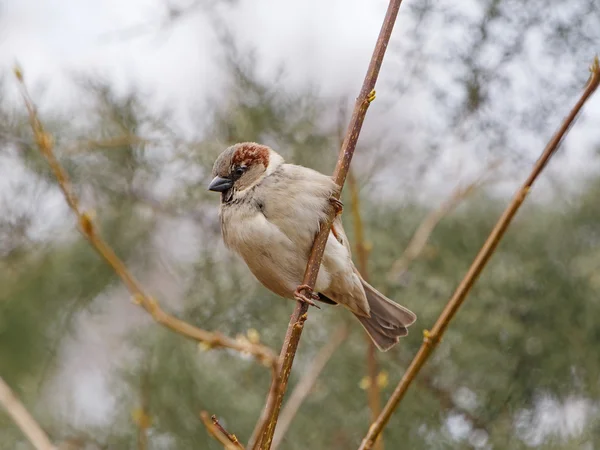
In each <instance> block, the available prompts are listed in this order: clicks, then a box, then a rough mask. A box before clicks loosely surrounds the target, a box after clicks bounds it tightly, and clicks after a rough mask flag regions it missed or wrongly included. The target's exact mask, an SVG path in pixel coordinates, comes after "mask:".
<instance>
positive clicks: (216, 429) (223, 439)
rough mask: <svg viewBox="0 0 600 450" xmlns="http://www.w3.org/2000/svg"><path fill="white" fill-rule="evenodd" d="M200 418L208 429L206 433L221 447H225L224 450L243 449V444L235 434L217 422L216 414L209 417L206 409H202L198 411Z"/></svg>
mask: <svg viewBox="0 0 600 450" xmlns="http://www.w3.org/2000/svg"><path fill="white" fill-rule="evenodd" d="M200 419H202V423H203V424H204V426H205V427H206V429H207V430H208V433H209V434H210V435H211V436H212V437H214V438H215V439H216V440H217V441H219V442H220V443H221V444H223V447H225V449H226V450H240V449H241V450H244V446H243V445H242V444H241V443H240V441H238V438H237V437H236V436H235V434H231V433H229V432H227V430H225V428H223V426H222V425H221V424H220V423H219V420H218V419H217V416H215V415H213V416H211V417H209V416H208V413H207V412H206V411H202V412H201V413H200Z"/></svg>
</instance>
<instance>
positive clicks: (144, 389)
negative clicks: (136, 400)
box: [134, 368, 152, 450]
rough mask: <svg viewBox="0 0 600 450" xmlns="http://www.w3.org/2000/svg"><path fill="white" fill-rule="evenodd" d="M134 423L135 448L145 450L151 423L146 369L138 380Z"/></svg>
mask: <svg viewBox="0 0 600 450" xmlns="http://www.w3.org/2000/svg"><path fill="white" fill-rule="evenodd" d="M134 421H135V422H136V425H137V428H138V429H137V448H138V450H147V448H148V433H147V430H148V428H149V427H150V423H151V421H152V419H151V417H150V370H149V368H146V369H145V370H144V373H143V374H142V376H141V379H140V406H139V408H138V410H137V411H136V415H135V417H134Z"/></svg>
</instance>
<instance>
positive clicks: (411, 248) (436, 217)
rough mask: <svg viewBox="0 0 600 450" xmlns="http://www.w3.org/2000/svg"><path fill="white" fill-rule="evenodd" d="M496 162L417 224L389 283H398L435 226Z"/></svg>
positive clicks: (481, 182) (421, 249) (458, 203)
mask: <svg viewBox="0 0 600 450" xmlns="http://www.w3.org/2000/svg"><path fill="white" fill-rule="evenodd" d="M497 165H498V162H494V163H492V164H490V165H489V166H488V167H487V168H486V170H485V171H484V172H483V174H481V175H480V176H479V177H478V178H477V179H476V180H475V181H473V182H471V183H469V184H467V185H466V186H463V185H458V186H456V187H455V188H454V190H453V191H452V193H451V194H450V196H449V197H448V198H447V199H446V200H444V202H442V204H441V205H440V206H439V207H437V208H436V209H434V210H432V211H431V212H430V213H429V214H427V216H426V217H425V219H423V221H422V222H421V223H420V224H419V226H418V228H417V230H416V231H415V233H414V234H413V236H412V238H411V240H410V242H409V243H408V245H407V246H406V249H405V250H404V253H403V254H402V256H401V257H400V258H398V259H397V260H396V261H395V262H394V264H392V267H391V269H390V271H389V272H388V275H387V278H388V281H389V282H391V283H395V282H398V280H399V279H400V278H401V277H402V275H404V273H405V272H406V270H407V269H408V266H409V265H410V264H411V263H412V262H413V261H414V260H415V259H417V258H418V257H419V255H420V254H421V252H422V251H423V249H424V248H425V245H426V244H427V241H428V240H429V237H430V236H431V233H432V232H433V230H434V229H435V227H436V226H437V224H438V223H439V222H440V220H442V219H443V218H444V217H445V216H447V215H448V214H450V213H451V212H452V211H454V210H455V209H456V208H457V207H458V205H460V204H461V202H462V201H463V200H465V199H466V198H467V197H469V196H470V195H471V194H473V193H474V192H475V190H476V189H477V188H479V187H480V186H481V185H482V184H483V183H484V182H485V181H486V179H487V175H488V174H489V173H490V172H491V171H492V170H494V169H495V168H496V166H497Z"/></svg>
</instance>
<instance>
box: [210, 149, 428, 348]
mask: <svg viewBox="0 0 600 450" xmlns="http://www.w3.org/2000/svg"><path fill="white" fill-rule="evenodd" d="M212 177H213V178H212V181H211V182H210V184H209V185H208V190H210V191H214V192H219V193H220V194H221V202H220V206H219V219H220V224H221V234H222V237H223V241H224V243H225V246H226V247H227V248H228V249H230V250H232V251H233V252H235V253H237V254H238V255H239V256H241V258H242V259H243V260H244V262H245V263H246V265H247V266H248V268H249V269H250V271H251V272H252V274H253V275H254V276H255V277H256V278H257V280H258V281H259V282H260V283H262V284H263V286H265V287H266V288H267V289H269V290H270V291H272V292H274V293H275V294H277V295H279V296H281V297H284V298H288V299H295V300H299V301H302V302H306V303H309V304H310V305H312V306H317V307H318V304H317V303H315V301H319V302H320V303H322V304H323V303H326V304H330V305H343V306H344V307H346V308H347V309H349V310H350V312H352V314H354V316H355V317H356V318H357V319H358V321H359V322H360V324H361V325H362V326H363V328H364V329H365V330H366V332H367V334H368V335H369V336H370V338H371V339H372V341H373V342H374V344H375V346H376V347H377V348H378V349H379V350H380V351H384V352H385V351H387V350H389V349H390V348H392V347H393V346H394V345H396V344H397V343H398V341H399V338H400V337H402V336H406V335H407V334H408V329H407V328H408V327H409V326H410V325H412V324H413V323H414V322H415V320H416V318H417V317H416V315H415V314H414V313H413V312H412V311H410V310H409V309H407V308H405V307H404V306H401V305H399V304H397V303H395V302H394V301H392V300H390V299H389V298H387V297H386V296H385V295H383V294H382V293H380V292H379V291H377V290H376V289H375V288H374V287H373V286H371V285H370V284H369V283H367V281H365V280H364V278H363V277H362V276H361V274H360V273H359V271H358V270H357V269H356V267H355V265H354V263H353V261H352V255H351V250H350V245H349V242H348V238H347V237H346V233H345V232H344V228H343V226H342V221H341V212H342V209H343V208H342V206H343V205H342V203H341V202H340V201H339V200H338V199H337V198H336V197H339V195H338V194H339V192H340V187H339V186H338V185H337V184H336V183H335V181H334V180H333V178H331V177H330V176H327V175H324V174H322V173H320V172H318V171H316V170H313V169H311V168H308V167H304V166H300V165H295V164H289V163H286V162H285V161H284V159H283V157H282V156H281V155H280V154H279V153H277V152H276V151H274V150H273V149H271V148H270V147H268V146H266V145H262V144H258V143H256V142H241V143H237V144H235V145H232V146H230V147H228V148H226V149H225V150H224V151H223V152H222V153H221V154H220V155H219V156H218V157H217V159H216V160H215V163H214V166H213V169H212ZM330 214H331V215H335V218H334V220H333V225H332V228H331V231H330V233H329V236H328V238H327V243H326V246H325V251H324V254H323V260H322V263H321V267H320V269H319V273H318V275H317V281H316V283H315V286H314V289H310V287H309V286H306V285H303V284H302V281H303V276H304V271H305V269H306V264H307V261H308V256H309V254H310V251H311V248H312V244H313V241H314V238H315V235H316V234H317V232H318V231H319V228H320V226H321V224H322V223H323V222H324V221H325V220H326V219H327V217H329V215H330ZM313 300H314V301H313Z"/></svg>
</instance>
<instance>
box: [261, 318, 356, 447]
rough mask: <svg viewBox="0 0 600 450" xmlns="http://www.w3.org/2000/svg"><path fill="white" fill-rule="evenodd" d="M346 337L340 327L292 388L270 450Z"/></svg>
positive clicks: (342, 328)
mask: <svg viewBox="0 0 600 450" xmlns="http://www.w3.org/2000/svg"><path fill="white" fill-rule="evenodd" d="M347 337H348V326H347V325H341V326H340V327H339V328H338V329H337V330H336V331H335V332H334V333H333V334H332V336H331V337H330V338H329V340H328V341H327V344H325V345H324V346H323V348H322V349H321V350H319V353H317V356H315V358H314V359H313V361H312V363H311V365H310V367H308V369H306V373H305V374H304V376H303V377H302V379H301V380H300V381H299V382H298V384H297V385H296V386H295V387H294V390H293V391H292V394H291V395H290V398H289V400H288V401H287V402H286V404H285V406H284V407H283V410H282V411H281V417H280V418H279V426H278V427H277V430H276V431H275V436H274V437H273V444H271V449H272V450H276V449H277V448H279V445H280V444H281V442H282V441H283V437H284V436H285V433H286V432H287V430H288V428H289V427H290V425H291V423H292V420H293V419H294V417H295V416H296V414H297V413H298V410H299V409H300V405H302V402H304V400H305V399H306V397H307V396H308V394H310V391H311V390H312V389H313V387H314V386H315V384H316V382H317V379H318V377H319V375H320V374H321V372H322V371H323V369H324V368H325V365H326V364H327V362H328V361H329V360H330V359H331V357H332V356H333V354H334V353H335V351H336V350H337V349H338V347H339V346H340V345H342V343H343V342H344V341H345V340H346V338H347Z"/></svg>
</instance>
